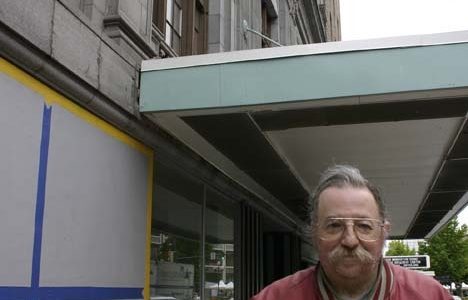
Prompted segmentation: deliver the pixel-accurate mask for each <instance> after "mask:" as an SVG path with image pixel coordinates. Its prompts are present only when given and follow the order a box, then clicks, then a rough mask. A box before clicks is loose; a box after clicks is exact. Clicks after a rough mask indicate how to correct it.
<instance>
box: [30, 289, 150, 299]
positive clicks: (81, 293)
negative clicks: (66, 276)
mask: <svg viewBox="0 0 468 300" xmlns="http://www.w3.org/2000/svg"><path fill="white" fill-rule="evenodd" d="M38 292H39V299H47V300H49V299H50V300H67V299H73V300H91V299H93V300H110V299H143V289H142V288H103V287H41V288H39V289H38Z"/></svg>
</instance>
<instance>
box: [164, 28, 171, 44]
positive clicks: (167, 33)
mask: <svg viewBox="0 0 468 300" xmlns="http://www.w3.org/2000/svg"><path fill="white" fill-rule="evenodd" d="M164 39H165V42H166V44H168V45H169V46H172V28H171V25H169V23H166V35H165V38H164Z"/></svg>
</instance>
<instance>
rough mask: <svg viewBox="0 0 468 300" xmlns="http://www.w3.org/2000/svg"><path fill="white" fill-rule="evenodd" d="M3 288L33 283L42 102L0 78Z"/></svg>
mask: <svg viewBox="0 0 468 300" xmlns="http://www.w3.org/2000/svg"><path fill="white" fill-rule="evenodd" d="M0 90H1V93H0V105H1V108H0V138H1V140H2V146H1V147H0V160H1V161H0V205H1V207H0V266H2V267H0V285H12V286H29V285H30V282H31V263H32V245H33V236H34V209H35V205H36V190H37V170H38V166H39V156H38V151H39V145H40V138H41V135H40V133H41V124H42V110H43V106H44V104H43V98H42V96H41V95H39V94H37V93H35V92H33V91H31V90H29V89H27V88H25V87H24V86H22V85H21V84H19V83H18V82H17V81H15V80H13V79H11V78H10V77H8V76H6V75H5V74H3V73H0Z"/></svg>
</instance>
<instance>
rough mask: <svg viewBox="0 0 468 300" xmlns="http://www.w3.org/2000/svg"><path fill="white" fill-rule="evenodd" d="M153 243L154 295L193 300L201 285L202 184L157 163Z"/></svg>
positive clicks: (152, 283)
mask: <svg viewBox="0 0 468 300" xmlns="http://www.w3.org/2000/svg"><path fill="white" fill-rule="evenodd" d="M155 169H156V176H155V181H156V182H155V188H154V200H153V220H152V242H151V278H150V287H151V296H152V297H155V296H170V297H174V298H176V299H181V300H193V299H196V297H197V296H199V295H200V287H201V278H202V277H201V270H202V269H201V268H202V267H201V266H202V264H203V260H202V259H201V253H202V252H201V250H202V248H201V241H202V240H201V228H202V205H203V201H202V200H203V184H201V183H200V182H198V181H197V180H195V179H193V178H190V177H189V176H188V175H186V174H184V173H182V172H181V171H179V170H175V169H173V168H170V167H167V166H164V165H161V164H157V165H156V167H155Z"/></svg>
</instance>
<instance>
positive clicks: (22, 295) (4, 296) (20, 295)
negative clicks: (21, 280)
mask: <svg viewBox="0 0 468 300" xmlns="http://www.w3.org/2000/svg"><path fill="white" fill-rule="evenodd" d="M31 294H32V289H31V288H29V287H16V286H12V287H10V286H7V287H3V286H0V300H13V299H14V300H29V299H31V298H32V297H31Z"/></svg>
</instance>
